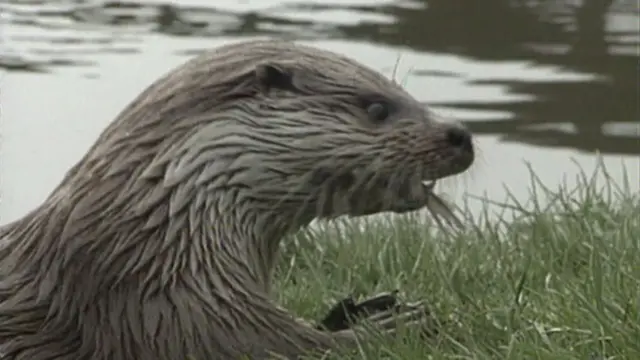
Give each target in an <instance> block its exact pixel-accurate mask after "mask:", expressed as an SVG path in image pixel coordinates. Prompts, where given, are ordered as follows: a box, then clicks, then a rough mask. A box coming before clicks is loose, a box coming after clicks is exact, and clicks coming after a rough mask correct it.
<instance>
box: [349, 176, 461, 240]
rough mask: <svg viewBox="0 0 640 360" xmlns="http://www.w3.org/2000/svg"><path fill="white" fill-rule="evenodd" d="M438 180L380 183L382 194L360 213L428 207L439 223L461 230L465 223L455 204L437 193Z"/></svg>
mask: <svg viewBox="0 0 640 360" xmlns="http://www.w3.org/2000/svg"><path fill="white" fill-rule="evenodd" d="M437 182H438V180H414V181H405V182H402V183H400V184H396V186H389V183H388V182H387V181H382V182H381V183H380V184H379V186H380V187H379V189H381V196H380V198H378V201H373V202H371V203H370V204H369V206H368V209H367V210H365V211H364V212H362V213H360V214H359V215H371V214H374V213H378V212H384V211H388V212H394V213H408V212H413V211H417V210H421V209H425V208H426V209H427V211H428V212H429V213H430V215H431V216H432V218H433V219H434V221H435V222H436V223H437V225H438V226H439V227H440V228H442V229H445V228H447V227H449V228H454V229H458V230H461V229H463V228H464V225H463V223H462V221H461V220H460V218H459V217H458V216H457V215H456V214H455V213H454V210H453V206H452V205H451V204H449V203H448V202H447V201H445V200H444V199H443V198H441V197H440V196H438V195H437V194H436V193H435V187H436V184H437Z"/></svg>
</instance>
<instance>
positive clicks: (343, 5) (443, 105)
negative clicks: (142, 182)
mask: <svg viewBox="0 0 640 360" xmlns="http://www.w3.org/2000/svg"><path fill="white" fill-rule="evenodd" d="M213 4H215V5H213ZM475 4H480V2H474V1H469V0H431V1H429V2H427V1H421V0H332V1H325V0H243V1H237V0H218V1H216V2H211V1H209V0H181V1H152V0H144V1H142V0H139V1H90V0H62V1H53V0H41V1H34V0H31V1H29V0H20V1H18V0H0V17H1V21H2V23H1V28H0V30H1V37H0V40H2V42H1V43H0V68H2V69H3V70H4V71H5V72H6V74H5V76H4V77H3V79H2V82H3V91H2V105H3V113H2V114H3V115H2V116H3V118H2V125H0V126H2V128H1V130H2V135H3V138H4V140H3V142H2V161H1V162H0V170H1V171H2V178H3V179H2V180H3V181H2V182H1V183H0V191H2V198H3V202H2V204H0V222H5V221H8V220H9V219H10V218H15V217H16V216H19V215H20V214H22V213H24V211H26V210H28V209H29V208H30V207H33V206H34V205H35V204H37V203H38V202H39V201H41V199H42V198H43V197H44V196H46V194H47V193H48V191H50V189H51V187H53V185H55V183H56V182H57V181H58V180H59V178H60V177H61V176H62V174H63V173H64V171H65V170H66V168H68V167H69V166H70V165H71V164H73V162H75V161H77V159H78V158H79V157H80V155H81V154H82V153H83V152H84V151H85V150H86V148H87V147H88V146H89V145H90V144H91V142H92V141H93V139H95V136H97V134H98V133H99V131H100V130H101V129H102V128H103V127H104V126H106V124H107V123H108V122H109V121H110V120H111V119H112V118H113V117H114V116H115V115H116V114H117V113H118V111H119V110H120V109H121V108H122V107H123V106H124V105H126V103H127V102H128V101H130V100H131V99H132V98H133V97H134V96H135V95H136V94H137V92H139V91H140V90H142V88H144V87H145V86H146V85H147V84H148V83H149V82H151V81H153V80H154V79H155V78H157V77H158V76H159V75H160V74H162V73H163V72H166V71H168V70H169V69H170V68H172V67H173V66H176V65H177V64H179V63H181V62H182V61H184V60H185V59H186V58H187V57H188V56H191V55H193V54H196V53H198V52H200V51H202V50H203V49H205V48H209V47H212V46H217V45H220V44H222V43H225V42H228V41H238V40H240V39H242V38H244V37H248V36H277V37H284V38H290V39H297V40H301V41H305V42H309V43H312V44H315V45H317V46H321V47H325V48H328V49H331V50H335V51H339V52H342V53H345V54H347V55H349V56H351V57H354V58H356V59H357V60H360V61H362V62H364V63H366V64H368V65H369V66H372V67H374V68H376V69H378V70H381V71H383V72H384V73H385V74H387V75H389V76H391V75H392V72H393V67H394V65H395V64H396V61H397V59H398V57H400V61H401V62H400V71H399V72H398V73H397V75H396V78H397V80H398V81H402V82H403V83H404V84H405V85H406V87H407V89H408V90H409V91H410V92H411V93H412V94H414V95H415V96H416V97H418V98H419V99H421V100H423V101H424V102H425V103H427V104H429V106H432V107H433V108H434V109H436V110H438V111H439V112H440V113H441V114H443V115H447V116H451V117H454V118H457V119H460V120H462V121H464V122H465V123H466V124H467V125H468V126H469V127H470V128H471V129H472V130H473V131H474V133H476V134H477V135H478V143H479V146H480V148H481V159H480V160H479V165H478V169H476V170H474V172H473V174H472V175H471V177H472V178H471V179H466V181H465V184H460V185H464V186H463V188H464V189H466V190H469V191H472V192H475V193H476V194H478V193H482V192H485V191H486V192H488V194H489V195H490V196H498V197H501V196H500V195H502V194H503V190H502V183H503V182H504V183H506V184H507V185H508V186H509V187H511V188H512V189H513V190H514V191H515V192H516V193H521V194H524V195H526V194H525V193H526V187H525V185H526V183H527V182H528V180H527V174H526V173H524V167H523V164H522V161H523V160H527V161H530V162H532V163H537V164H538V166H537V168H538V171H541V172H542V173H543V174H542V177H543V178H544V179H546V181H547V182H549V183H554V182H556V183H557V182H559V181H561V179H562V177H563V176H565V175H567V174H569V175H570V174H571V173H573V172H575V170H576V168H575V167H573V166H570V164H571V157H574V158H576V159H577V161H578V163H579V164H581V166H584V167H585V168H586V169H589V168H591V167H592V166H593V164H594V161H595V160H594V156H593V154H594V153H595V152H600V153H602V154H605V155H606V157H605V160H606V162H607V164H608V166H609V167H610V168H611V167H613V171H614V173H615V174H614V176H616V177H620V176H621V174H622V171H623V170H622V167H621V164H622V162H624V163H625V164H626V166H627V167H628V170H629V171H630V172H631V176H635V175H636V173H637V172H638V171H639V166H640V165H638V159H639V156H640V114H639V107H638V101H637V99H638V95H639V94H638V85H637V84H638V83H637V71H638V68H637V66H638V65H637V64H638V61H639V59H640V54H639V50H638V45H639V43H640V35H639V31H640V30H639V27H640V16H639V15H638V5H637V2H635V1H630V0H619V1H611V0H591V1H589V2H585V3H584V5H581V4H582V2H581V1H567V2H563V1H557V0H540V1H534V2H532V1H524V0H487V1H485V2H482V5H481V6H478V5H475ZM52 143H54V144H55V145H54V146H52ZM52 159H54V160H53V161H52ZM496 169H497V170H498V171H496ZM515 169H519V170H515ZM616 174H617V175H616Z"/></svg>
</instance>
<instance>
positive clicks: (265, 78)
mask: <svg viewBox="0 0 640 360" xmlns="http://www.w3.org/2000/svg"><path fill="white" fill-rule="evenodd" d="M293 73H294V71H293V68H292V67H291V66H290V65H289V64H286V63H282V62H280V63H275V62H269V63H263V64H259V65H257V66H256V68H255V76H256V82H257V84H258V88H259V89H260V91H262V92H268V91H269V89H274V88H275V89H284V90H286V89H291V88H293Z"/></svg>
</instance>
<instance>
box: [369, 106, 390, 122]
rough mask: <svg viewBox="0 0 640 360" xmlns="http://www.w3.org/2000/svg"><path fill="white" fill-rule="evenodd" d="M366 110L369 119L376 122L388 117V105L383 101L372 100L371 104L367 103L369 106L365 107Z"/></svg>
mask: <svg viewBox="0 0 640 360" xmlns="http://www.w3.org/2000/svg"><path fill="white" fill-rule="evenodd" d="M367 112H368V113H369V116H370V117H371V119H373V120H375V121H376V122H383V121H385V120H386V119H387V118H388V117H389V113H390V110H389V105H387V104H385V103H383V102H374V103H372V104H369V106H368V107H367Z"/></svg>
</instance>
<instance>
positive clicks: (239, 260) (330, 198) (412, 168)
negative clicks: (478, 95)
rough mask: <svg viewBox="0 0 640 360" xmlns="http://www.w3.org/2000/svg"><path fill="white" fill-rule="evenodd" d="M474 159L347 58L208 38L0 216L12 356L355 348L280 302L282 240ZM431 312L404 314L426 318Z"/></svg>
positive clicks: (155, 358)
mask: <svg viewBox="0 0 640 360" xmlns="http://www.w3.org/2000/svg"><path fill="white" fill-rule="evenodd" d="M473 160H474V146H473V141H472V137H471V134H470V133H469V131H467V130H466V129H465V128H464V127H462V126H461V125H458V124H457V123H453V122H451V123H448V122H443V121H438V120H437V119H436V117H435V115H434V114H433V113H432V112H431V111H430V110H429V109H427V108H425V106H424V105H423V104H421V103H420V102H418V101H417V100H416V99H414V98H413V97H412V96H411V95H409V94H408V93H407V92H406V91H405V90H404V89H403V88H402V87H401V86H400V85H398V84H397V83H396V82H395V81H393V79H388V78H386V77H384V76H383V75H382V74H380V73H379V72H377V71H375V70H373V69H370V68H368V67H366V66H364V65H362V64H360V63H358V62H357V61H355V60H352V59H350V58H348V57H345V56H342V55H340V54H337V53H334V52H330V51H326V50H321V49H318V48H315V47H313V46H308V45H301V44H298V43H295V42H289V41H284V40H274V39H259V40H245V41H242V42H239V43H234V44H227V45H223V46H220V47H217V48H214V49H211V50H208V51H206V52H205V53H203V54H200V55H198V56H195V57H194V58H193V59H190V60H187V61H186V62H185V63H184V64H182V65H180V66H178V67H177V68H175V69H173V70H171V71H169V72H168V73H167V74H165V75H164V76H162V77H161V78H159V79H158V80H157V81H155V82H154V83H152V84H151V85H149V86H148V87H147V88H146V89H145V90H143V91H142V92H141V93H140V94H139V95H138V97H137V98H136V99H134V100H133V101H132V102H131V103H130V104H129V105H127V106H126V107H125V108H124V109H123V110H122V111H121V113H120V114H119V115H118V116H117V117H116V118H115V119H114V120H113V122H112V123H110V124H109V125H108V126H107V127H106V128H105V129H104V131H103V132H102V133H101V134H100V135H99V136H98V138H97V140H96V142H95V143H94V144H93V145H92V146H91V147H90V148H89V150H88V151H87V153H86V154H85V155H84V156H83V157H82V158H81V159H80V160H79V162H78V163H77V164H76V165H74V166H73V167H72V168H71V169H70V170H69V171H68V172H67V173H66V174H65V176H64V178H63V179H62V180H61V182H60V183H59V184H58V185H57V186H56V187H55V188H54V189H53V191H52V192H51V194H50V195H49V196H48V197H47V198H46V199H45V200H44V201H43V202H42V203H41V204H40V205H39V206H37V207H36V208H35V209H34V210H32V211H31V212H29V213H27V214H26V215H25V216H24V217H22V218H21V219H19V220H16V221H14V222H12V223H9V224H7V225H5V226H4V227H2V228H1V229H0V354H2V359H5V360H27V359H28V360H48V359H57V360H186V359H193V360H215V359H225V360H227V359H267V358H270V356H271V355H272V354H277V355H279V356H282V357H286V358H290V359H295V358H300V357H302V356H304V355H305V354H309V353H317V354H320V353H324V352H327V351H332V350H334V349H339V348H342V347H343V346H346V347H347V348H348V347H349V346H353V345H355V344H356V342H357V341H359V339H360V336H366V334H367V333H368V332H367V331H364V330H363V329H362V328H361V327H358V326H354V327H349V328H346V329H344V328H343V329H341V330H339V331H327V330H322V329H319V328H317V327H316V326H313V325H312V324H311V323H310V322H308V321H306V320H303V319H298V318H296V317H295V316H294V315H292V314H290V313H289V312H287V311H286V310H285V309H283V308H281V307H280V306H278V305H277V304H275V303H274V302H273V301H272V300H271V296H270V293H271V289H270V283H271V277H272V271H273V269H274V264H275V262H276V259H277V257H278V248H279V244H280V240H281V239H282V238H283V237H285V235H288V234H292V233H293V232H294V231H296V230H299V229H302V228H304V227H305V226H307V225H309V223H310V222H312V221H313V220H315V219H329V218H334V217H338V216H363V215H368V214H376V213H382V212H407V211H413V210H417V209H421V208H425V207H429V204H430V203H432V202H433V201H434V199H437V198H436V197H435V195H434V193H433V185H434V181H436V180H439V179H441V178H444V177H449V176H452V175H456V174H459V173H462V172H464V171H465V170H466V169H468V168H469V167H470V166H471V164H472V163H473ZM422 310H424V309H422V308H421V307H420V306H419V305H416V306H406V307H405V308H404V310H399V311H396V312H395V315H394V316H393V319H397V318H399V319H405V320H406V322H407V323H409V324H420V323H421V320H422V319H423V318H424V317H425V315H424V311H422ZM371 318H372V324H373V325H374V326H378V327H379V328H380V329H381V331H383V332H386V333H389V334H391V333H393V332H394V331H395V330H394V329H395V326H396V325H395V324H396V320H393V321H390V320H389V319H391V318H389V316H387V314H386V313H385V312H383V313H380V314H376V315H372V316H371Z"/></svg>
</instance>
